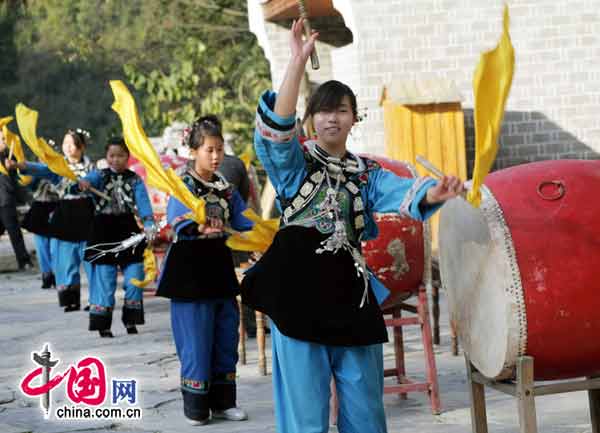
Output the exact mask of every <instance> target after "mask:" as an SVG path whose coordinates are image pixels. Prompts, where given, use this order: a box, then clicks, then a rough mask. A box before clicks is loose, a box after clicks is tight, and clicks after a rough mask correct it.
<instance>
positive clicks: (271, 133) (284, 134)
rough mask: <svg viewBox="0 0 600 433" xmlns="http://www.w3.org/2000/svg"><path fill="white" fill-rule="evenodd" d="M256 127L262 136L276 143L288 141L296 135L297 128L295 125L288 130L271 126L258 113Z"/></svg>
mask: <svg viewBox="0 0 600 433" xmlns="http://www.w3.org/2000/svg"><path fill="white" fill-rule="evenodd" d="M256 129H257V131H258V133H259V134H260V135H261V137H263V138H266V139H267V140H269V141H272V142H274V143H286V142H288V141H290V140H291V139H292V138H294V136H295V135H296V129H295V128H293V127H292V129H290V130H288V131H278V130H276V129H273V128H271V127H270V126H269V125H267V124H266V123H265V122H264V121H263V120H262V117H261V116H260V114H258V113H257V114H256Z"/></svg>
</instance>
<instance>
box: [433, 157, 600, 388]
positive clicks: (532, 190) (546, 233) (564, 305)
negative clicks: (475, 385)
mask: <svg viewBox="0 0 600 433" xmlns="http://www.w3.org/2000/svg"><path fill="white" fill-rule="evenodd" d="M599 190H600V162H598V161H578V160H560V161H544V162H537V163H532V164H526V165H521V166H516V167H513V168H509V169H505V170H501V171H497V172H495V173H492V174H490V175H489V176H488V177H487V179H486V182H485V187H484V188H483V191H482V192H483V200H482V205H481V207H480V208H479V209H475V208H473V207H472V206H470V205H469V204H468V203H467V202H466V201H464V200H462V199H454V200H452V201H450V202H448V203H446V205H444V207H443V208H442V211H441V221H440V270H441V277H442V283H443V285H444V287H445V288H446V289H447V291H448V300H449V308H450V315H451V320H452V322H453V324H454V326H455V327H456V329H457V330H458V334H459V338H460V341H461V344H462V346H463V347H464V349H465V351H466V352H467V353H468V355H469V357H470V359H471V361H472V362H473V364H474V365H475V366H476V367H477V368H478V369H479V370H480V371H481V372H482V373H483V374H484V375H486V376H488V377H491V378H503V377H511V376H513V375H514V366H515V363H516V359H517V357H519V356H523V355H528V356H533V357H534V375H535V379H536V380H553V379H566V378H573V377H580V376H594V375H598V374H600V278H599V275H600V200H598V199H596V198H595V196H596V195H597V191H599Z"/></svg>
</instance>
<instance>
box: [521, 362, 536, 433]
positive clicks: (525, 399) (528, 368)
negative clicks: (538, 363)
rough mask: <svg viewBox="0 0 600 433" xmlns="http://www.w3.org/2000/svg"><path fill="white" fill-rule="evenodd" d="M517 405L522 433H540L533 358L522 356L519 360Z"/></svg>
mask: <svg viewBox="0 0 600 433" xmlns="http://www.w3.org/2000/svg"><path fill="white" fill-rule="evenodd" d="M517 399H518V402H517V405H518V407H519V427H520V430H519V431H520V432H521V433H538V429H537V416H536V411H535V394H534V381H533V358H532V357H530V356H521V357H519V358H518V359H517Z"/></svg>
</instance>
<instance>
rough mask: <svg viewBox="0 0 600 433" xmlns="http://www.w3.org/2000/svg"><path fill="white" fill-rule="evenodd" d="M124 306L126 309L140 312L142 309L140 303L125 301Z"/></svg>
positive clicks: (130, 300)
mask: <svg viewBox="0 0 600 433" xmlns="http://www.w3.org/2000/svg"><path fill="white" fill-rule="evenodd" d="M124 304H125V306H126V307H127V308H131V309H133V310H141V309H142V301H135V300H132V299H125V301H124Z"/></svg>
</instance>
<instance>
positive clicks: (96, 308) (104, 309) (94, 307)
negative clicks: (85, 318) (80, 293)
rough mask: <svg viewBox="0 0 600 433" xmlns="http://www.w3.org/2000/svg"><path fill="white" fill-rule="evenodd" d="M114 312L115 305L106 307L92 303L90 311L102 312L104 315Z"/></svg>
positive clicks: (94, 312)
mask: <svg viewBox="0 0 600 433" xmlns="http://www.w3.org/2000/svg"><path fill="white" fill-rule="evenodd" d="M112 312H113V307H105V306H103V305H97V304H90V313H91V314H100V315H103V316H108V315H111V314H112Z"/></svg>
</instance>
